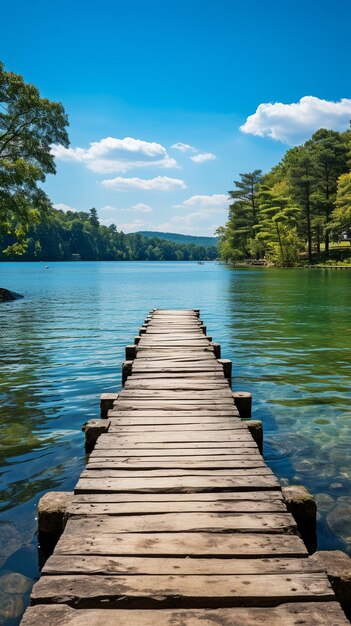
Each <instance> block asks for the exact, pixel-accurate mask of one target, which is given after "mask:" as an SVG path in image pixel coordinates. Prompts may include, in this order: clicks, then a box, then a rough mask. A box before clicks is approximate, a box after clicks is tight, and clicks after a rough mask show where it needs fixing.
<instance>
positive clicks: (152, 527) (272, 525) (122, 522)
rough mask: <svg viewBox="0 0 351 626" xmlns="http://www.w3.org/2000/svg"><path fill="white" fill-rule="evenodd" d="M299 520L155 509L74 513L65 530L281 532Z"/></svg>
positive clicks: (284, 516)
mask: <svg viewBox="0 0 351 626" xmlns="http://www.w3.org/2000/svg"><path fill="white" fill-rule="evenodd" d="M295 530H296V524H295V521H294V519H293V517H292V516H291V515H290V513H246V512H241V513H228V512H221V513H202V512H197V513H161V514H158V513H152V514H149V515H142V514H138V515H102V516H98V515H91V516H89V517H84V516H74V517H72V518H70V519H69V520H68V522H67V524H66V532H67V533H71V534H75V535H77V534H78V535H79V534H81V533H82V532H83V533H84V532H92V533H94V532H96V533H97V532H100V533H102V534H106V533H107V534H111V533H118V534H119V533H131V532H133V533H164V532H166V533H169V532H174V533H179V532H187V533H188V532H192V533H199V532H205V533H219V532H221V531H222V532H238V531H239V532H241V533H252V532H255V533H282V532H288V533H290V532H294V531H295Z"/></svg>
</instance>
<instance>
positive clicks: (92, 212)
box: [89, 207, 100, 228]
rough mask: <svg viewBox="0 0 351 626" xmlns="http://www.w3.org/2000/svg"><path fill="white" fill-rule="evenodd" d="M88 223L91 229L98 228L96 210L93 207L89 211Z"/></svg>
mask: <svg viewBox="0 0 351 626" xmlns="http://www.w3.org/2000/svg"><path fill="white" fill-rule="evenodd" d="M89 222H90V224H91V225H92V226H93V228H99V226H100V222H99V218H98V214H97V210H96V209H95V208H94V207H93V208H92V209H90V211H89Z"/></svg>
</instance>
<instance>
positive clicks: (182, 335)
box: [22, 310, 349, 626]
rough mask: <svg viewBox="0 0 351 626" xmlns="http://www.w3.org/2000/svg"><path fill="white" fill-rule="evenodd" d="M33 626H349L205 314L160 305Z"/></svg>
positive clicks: (38, 592)
mask: <svg viewBox="0 0 351 626" xmlns="http://www.w3.org/2000/svg"><path fill="white" fill-rule="evenodd" d="M141 333H142V334H141V335H140V341H139V343H138V344H137V346H136V349H135V352H136V355H135V359H134V361H133V364H132V365H131V372H130V375H129V376H128V379H127V381H126V383H125V386H124V389H123V391H121V393H119V394H118V398H117V399H116V401H115V403H114V406H113V408H112V409H111V410H110V411H109V413H108V420H109V422H107V424H108V423H109V427H108V431H107V432H106V433H105V434H101V435H100V437H99V439H98V440H97V443H96V445H95V448H94V451H93V452H92V453H91V455H90V458H89V460H88V462H87V465H86V469H85V470H84V471H83V472H82V474H81V476H80V478H79V481H78V483H77V486H76V488H75V495H74V497H73V500H72V503H71V505H70V507H69V511H68V521H67V524H66V526H65V530H64V532H63V534H62V536H61V538H60V540H59V542H58V544H57V546H56V549H55V551H54V554H53V555H52V556H51V557H50V558H49V559H48V561H47V562H46V564H45V566H44V568H43V571H42V576H41V578H40V580H39V581H38V582H37V583H36V584H35V586H34V588H33V592H32V607H31V608H29V609H27V611H26V613H25V616H24V618H23V620H22V626H34V625H35V626H41V625H43V626H59V625H60V626H61V625H62V626H112V625H113V626H116V625H117V626H127V625H128V626H190V625H191V626H218V625H223V626H258V625H262V626H268V625H269V626H292V625H297V624H305V625H306V626H317V625H318V626H322V625H326V624H330V625H333V626H342V625H345V624H348V623H349V622H348V620H347V619H346V618H345V616H344V613H343V611H342V610H341V607H340V606H339V604H338V603H337V602H336V601H335V597H334V594H333V591H332V589H331V587H330V584H329V582H328V578H327V576H326V574H325V573H324V572H321V571H318V569H317V568H316V567H313V566H312V565H310V561H309V559H308V553H307V550H306V547H305V545H304V543H303V542H302V540H301V538H300V537H299V535H298V533H297V529H296V525H295V522H294V519H293V518H292V517H291V515H290V514H289V513H288V512H287V509H286V506H285V503H284V500H283V497H282V492H281V489H280V486H279V483H278V481H277V479H276V478H275V476H274V474H273V473H272V471H271V470H270V469H269V468H268V467H267V466H266V464H265V462H264V460H263V458H262V456H261V454H260V453H259V450H258V448H257V445H256V444H255V442H254V440H253V438H252V436H251V435H250V432H249V430H248V428H247V425H246V422H244V421H242V420H241V419H240V417H239V414H238V411H237V409H236V407H235V404H234V402H233V395H232V391H231V389H230V386H229V384H228V381H227V380H226V378H225V377H224V373H223V365H222V364H221V363H220V362H219V361H218V360H217V359H216V357H215V352H216V353H217V354H218V352H217V350H216V348H215V347H214V345H213V344H212V343H211V341H209V339H208V337H206V335H205V334H204V332H203V327H202V325H201V322H200V321H199V317H198V313H197V312H195V311H192V310H186V311H179V310H156V311H154V312H153V313H152V314H150V315H149V317H148V319H147V324H146V326H145V327H144V328H142V330H141Z"/></svg>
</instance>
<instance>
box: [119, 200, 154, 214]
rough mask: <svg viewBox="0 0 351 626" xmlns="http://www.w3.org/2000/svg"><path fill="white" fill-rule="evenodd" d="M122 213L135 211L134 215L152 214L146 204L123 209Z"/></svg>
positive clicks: (139, 203)
mask: <svg viewBox="0 0 351 626" xmlns="http://www.w3.org/2000/svg"><path fill="white" fill-rule="evenodd" d="M123 211H135V212H136V213H137V212H138V213H152V211H153V209H152V208H151V206H149V205H148V204H144V203H143V202H138V203H137V204H133V206H131V207H129V209H123Z"/></svg>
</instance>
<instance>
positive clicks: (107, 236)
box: [0, 208, 218, 261]
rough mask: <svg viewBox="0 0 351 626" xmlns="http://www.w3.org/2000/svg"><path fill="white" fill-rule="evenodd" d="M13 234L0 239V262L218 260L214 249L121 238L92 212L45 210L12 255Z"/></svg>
mask: <svg viewBox="0 0 351 626" xmlns="http://www.w3.org/2000/svg"><path fill="white" fill-rule="evenodd" d="M15 245H16V240H15V235H14V234H13V233H8V234H3V236H2V237H0V250H3V252H0V260H3V261H4V260H9V259H12V260H21V261H69V260H72V259H75V258H76V259H81V260H82V261H198V260H199V261H200V260H201V261H203V260H213V259H215V258H216V257H217V256H218V248H217V247H216V246H209V247H206V246H201V245H197V244H193V243H190V244H189V243H187V244H180V243H176V242H172V241H166V240H163V239H160V238H157V237H153V238H149V237H143V236H142V235H140V234H139V233H132V234H125V233H123V232H122V231H118V230H117V227H116V226H115V225H114V224H112V225H111V226H108V227H107V226H103V225H101V224H100V222H99V219H98V216H97V211H96V209H95V208H92V209H90V211H88V212H85V211H80V212H75V211H67V212H66V213H64V212H63V211H61V210H57V209H53V208H49V209H48V210H47V211H46V214H45V216H44V217H43V218H42V219H41V220H40V221H39V222H33V223H32V224H30V225H29V226H28V228H27V231H26V244H25V247H24V249H23V250H22V253H21V255H20V256H18V255H17V254H16V251H15V250H14V246H15Z"/></svg>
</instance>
